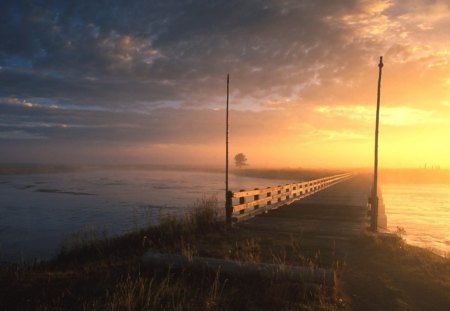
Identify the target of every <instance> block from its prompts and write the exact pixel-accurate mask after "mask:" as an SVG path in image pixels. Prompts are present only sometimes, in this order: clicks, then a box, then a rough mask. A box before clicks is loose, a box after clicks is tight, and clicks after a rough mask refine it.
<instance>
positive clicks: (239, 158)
mask: <svg viewBox="0 0 450 311" xmlns="http://www.w3.org/2000/svg"><path fill="white" fill-rule="evenodd" d="M234 164H235V165H236V167H237V168H241V167H243V166H246V165H247V157H246V156H245V154H243V153H238V154H237V155H235V156H234Z"/></svg>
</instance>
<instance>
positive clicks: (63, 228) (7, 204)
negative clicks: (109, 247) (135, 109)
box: [0, 170, 289, 262]
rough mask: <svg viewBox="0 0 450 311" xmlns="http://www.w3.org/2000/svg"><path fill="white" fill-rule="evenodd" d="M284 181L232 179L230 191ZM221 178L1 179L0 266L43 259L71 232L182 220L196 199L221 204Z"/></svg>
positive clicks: (169, 174)
mask: <svg viewBox="0 0 450 311" xmlns="http://www.w3.org/2000/svg"><path fill="white" fill-rule="evenodd" d="M287 182H289V181H288V180H274V179H261V178H251V177H242V176H236V175H231V176H230V189H231V190H240V189H253V188H254V187H260V188H262V187H268V186H274V185H277V184H283V183H287ZM224 188H225V183H224V174H219V173H206V172H188V171H165V170H160V171H158V170H140V171H139V170H116V171H112V170H98V171H92V172H74V173H56V174H32V175H0V262H2V261H3V262H10V261H22V260H25V261H28V260H32V259H34V258H37V259H47V258H49V257H51V256H53V255H54V254H56V252H57V250H58V249H59V247H60V245H61V243H63V241H65V240H67V239H68V238H70V237H71V236H72V235H73V234H74V233H78V232H83V231H89V230H93V228H95V230H96V231H97V232H100V233H103V232H104V233H106V234H107V235H114V234H120V233H124V232H127V231H129V230H133V229H135V228H137V227H142V226H145V225H149V224H157V223H158V222H159V220H160V218H161V217H162V216H163V215H167V214H173V215H183V214H185V213H186V212H188V211H189V210H190V209H192V206H193V205H194V204H195V202H196V200H198V199H200V198H201V197H202V196H217V199H218V200H219V201H220V203H221V205H222V206H223V205H224V203H223V201H224Z"/></svg>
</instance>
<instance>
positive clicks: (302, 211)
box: [238, 176, 371, 254]
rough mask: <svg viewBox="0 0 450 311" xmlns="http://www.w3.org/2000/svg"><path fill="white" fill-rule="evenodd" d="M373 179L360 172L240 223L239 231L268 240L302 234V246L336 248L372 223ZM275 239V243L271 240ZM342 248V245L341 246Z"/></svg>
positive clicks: (300, 236)
mask: <svg viewBox="0 0 450 311" xmlns="http://www.w3.org/2000/svg"><path fill="white" fill-rule="evenodd" d="M370 182H371V181H370V179H369V178H368V177H367V176H356V177H353V178H351V179H349V180H346V181H343V182H341V183H339V184H336V185H334V186H332V187H330V188H327V189H325V190H322V191H320V192H319V193H316V194H314V195H312V196H310V197H307V198H304V199H302V200H300V201H297V202H294V203H292V204H291V205H289V206H284V207H281V208H279V209H277V210H272V211H270V212H268V213H267V214H261V215H259V216H256V217H255V218H253V219H251V220H248V221H245V222H242V223H239V224H238V227H239V229H240V230H239V231H241V232H242V231H245V232H246V233H247V235H248V236H257V237H259V238H260V239H261V240H262V241H264V242H265V243H266V244H272V245H274V244H276V243H277V241H280V240H288V239H289V238H291V237H294V238H296V239H297V238H301V241H302V248H309V249H310V250H311V251H312V252H315V251H317V250H320V251H322V254H324V251H325V253H326V250H331V249H332V248H333V250H334V249H335V247H336V246H337V244H342V243H345V244H346V242H347V241H348V240H349V238H350V237H352V236H356V235H359V234H360V233H361V231H362V230H363V228H365V227H367V226H368V223H369V222H368V216H367V197H368V194H369V193H370ZM270 241H272V243H270ZM340 249H342V248H340Z"/></svg>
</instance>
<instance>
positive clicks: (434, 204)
mask: <svg viewBox="0 0 450 311" xmlns="http://www.w3.org/2000/svg"><path fill="white" fill-rule="evenodd" d="M381 190H382V193H383V198H384V203H385V208H386V214H387V217H388V229H389V230H391V231H394V232H395V231H397V227H400V228H403V229H404V230H405V234H403V238H405V240H406V241H407V242H408V243H409V244H412V245H416V246H419V247H423V248H427V249H430V250H432V251H433V252H435V253H437V254H440V255H442V256H446V257H449V254H450V185H449V184H421V185H418V184H383V185H381Z"/></svg>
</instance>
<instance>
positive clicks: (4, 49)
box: [0, 0, 450, 168]
mask: <svg viewBox="0 0 450 311" xmlns="http://www.w3.org/2000/svg"><path fill="white" fill-rule="evenodd" d="M157 2H158V1H157ZM136 3H137V4H136V5H134V6H127V5H116V6H115V7H109V8H104V7H101V5H100V4H99V3H97V2H92V1H89V2H86V6H85V7H84V9H83V10H81V9H74V7H72V5H71V4H68V3H65V4H58V5H56V4H55V5H54V6H53V5H49V6H39V5H36V6H26V5H22V4H18V3H16V2H8V1H6V2H3V3H2V4H1V5H0V10H1V12H7V14H5V16H4V18H2V20H1V29H2V31H1V32H0V39H1V40H0V42H1V43H0V83H1V85H2V88H1V90H0V146H1V149H2V153H1V155H0V161H2V162H6V163H11V162H14V163H16V162H19V163H22V162H26V163H34V162H37V163H41V162H42V163H48V162H54V161H57V162H61V163H168V164H207V165H214V166H221V165H223V161H224V127H225V124H224V120H225V114H224V108H225V90H226V85H225V79H226V75H227V73H230V76H231V84H230V90H231V98H230V109H231V111H230V152H231V153H232V154H236V153H239V152H243V153H245V155H246V156H247V158H248V162H249V164H250V166H253V167H260V166H271V167H286V166H290V167H300V166H301V167H369V166H371V165H372V162H373V138H374V122H375V104H376V86H377V85H376V83H377V78H378V68H377V64H378V58H379V56H381V55H382V56H383V57H384V64H385V66H384V68H383V78H382V93H381V112H380V113H381V117H380V118H381V119H380V166H381V167H424V166H425V165H428V166H439V167H442V168H449V167H450V141H449V133H450V50H449V46H448V42H450V32H449V31H448V29H450V7H449V2H448V1H446V0H439V1H426V0H408V1H400V0H392V1H391V0H385V1H332V2H327V1H325V2H324V1H283V2H278V1H256V2H252V3H251V4H246V5H242V6H239V5H238V7H239V9H237V7H235V6H234V5H233V1H227V2H220V1H219V3H216V4H212V3H211V4H206V3H202V2H198V3H196V4H188V3H186V4H183V3H182V2H179V3H175V2H174V3H172V4H166V3H165V2H164V1H161V2H160V4H159V5H153V7H150V6H149V4H147V3H146V2H145V1H142V2H141V1H137V2H136ZM79 7H81V6H78V8H79ZM97 12H103V13H102V14H98V13H97ZM2 14H3V13H2ZM26 29H34V30H35V31H33V32H27V31H25V30H26Z"/></svg>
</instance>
